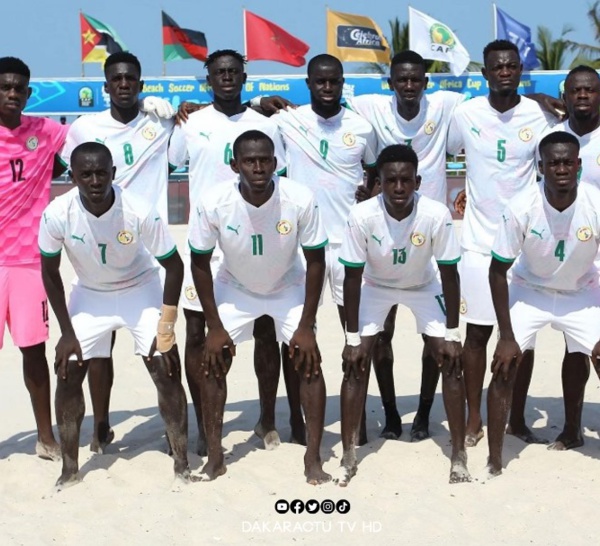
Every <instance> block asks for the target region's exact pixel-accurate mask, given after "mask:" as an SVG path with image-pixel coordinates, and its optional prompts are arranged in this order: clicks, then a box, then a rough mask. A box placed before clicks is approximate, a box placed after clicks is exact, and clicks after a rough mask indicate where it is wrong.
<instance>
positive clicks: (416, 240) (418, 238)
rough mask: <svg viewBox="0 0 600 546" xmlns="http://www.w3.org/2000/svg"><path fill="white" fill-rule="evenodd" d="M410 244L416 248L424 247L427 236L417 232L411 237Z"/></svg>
mask: <svg viewBox="0 0 600 546" xmlns="http://www.w3.org/2000/svg"><path fill="white" fill-rule="evenodd" d="M410 242H411V243H412V244H413V245H415V246H422V245H423V244H424V243H425V235H423V234H422V233H419V232H418V231H415V232H414V233H413V234H412V235H411V236H410Z"/></svg>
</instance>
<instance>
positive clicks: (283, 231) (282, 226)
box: [277, 220, 292, 235]
mask: <svg viewBox="0 0 600 546" xmlns="http://www.w3.org/2000/svg"><path fill="white" fill-rule="evenodd" d="M291 232H292V224H291V222H290V221H289V220H281V221H280V222H277V233H279V235H289V234H290V233H291Z"/></svg>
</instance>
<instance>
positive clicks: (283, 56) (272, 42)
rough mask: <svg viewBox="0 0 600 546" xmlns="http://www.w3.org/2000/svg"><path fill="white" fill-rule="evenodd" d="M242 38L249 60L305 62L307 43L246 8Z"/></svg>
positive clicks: (291, 63)
mask: <svg viewBox="0 0 600 546" xmlns="http://www.w3.org/2000/svg"><path fill="white" fill-rule="evenodd" d="M244 38H245V42H246V59H248V60H249V61H261V60H262V61H277V62H278V63H284V64H289V65H292V66H302V65H304V64H306V59H305V58H304V55H306V53H307V52H308V50H309V47H308V45H307V44H305V43H304V42H303V41H302V40H299V39H298V38H296V37H295V36H292V35H291V34H289V33H288V32H286V31H285V30H283V29H282V28H281V27H280V26H278V25H276V24H275V23H272V22H271V21H268V20H267V19H263V18H262V17H259V16H258V15H254V13H251V12H249V11H248V10H244Z"/></svg>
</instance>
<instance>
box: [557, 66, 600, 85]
mask: <svg viewBox="0 0 600 546" xmlns="http://www.w3.org/2000/svg"><path fill="white" fill-rule="evenodd" d="M575 74H594V75H595V76H596V78H598V79H599V80H600V76H599V75H598V72H597V71H596V70H595V69H594V68H592V67H591V66H587V65H585V64H580V65H578V66H576V67H575V68H572V69H571V70H569V73H568V74H567V77H566V78H565V85H566V84H567V81H568V80H569V78H570V77H571V76H574V75H575Z"/></svg>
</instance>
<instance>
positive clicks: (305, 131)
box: [298, 125, 308, 135]
mask: <svg viewBox="0 0 600 546" xmlns="http://www.w3.org/2000/svg"><path fill="white" fill-rule="evenodd" d="M298 129H300V130H301V131H302V132H303V133H304V134H305V135H307V134H308V129H307V128H306V127H304V125H299V126H298Z"/></svg>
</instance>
